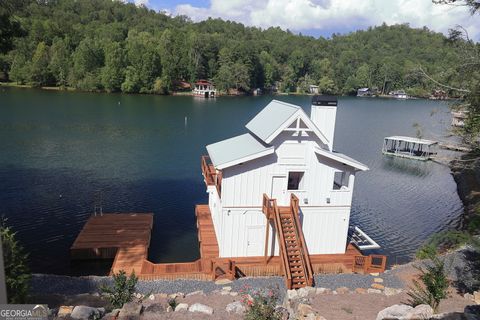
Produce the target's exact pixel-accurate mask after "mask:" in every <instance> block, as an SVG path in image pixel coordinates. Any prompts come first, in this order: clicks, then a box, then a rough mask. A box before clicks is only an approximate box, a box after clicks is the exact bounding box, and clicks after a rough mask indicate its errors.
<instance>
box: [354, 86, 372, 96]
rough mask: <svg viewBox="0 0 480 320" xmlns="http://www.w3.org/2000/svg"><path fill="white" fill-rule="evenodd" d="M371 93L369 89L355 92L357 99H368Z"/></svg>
mask: <svg viewBox="0 0 480 320" xmlns="http://www.w3.org/2000/svg"><path fill="white" fill-rule="evenodd" d="M371 95H372V92H371V91H370V89H369V88H360V89H358V90H357V97H370V96H371Z"/></svg>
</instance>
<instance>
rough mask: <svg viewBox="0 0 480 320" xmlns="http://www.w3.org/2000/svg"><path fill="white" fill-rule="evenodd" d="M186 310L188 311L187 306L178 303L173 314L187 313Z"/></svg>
mask: <svg viewBox="0 0 480 320" xmlns="http://www.w3.org/2000/svg"><path fill="white" fill-rule="evenodd" d="M187 310H188V304H186V303H179V304H177V306H176V307H175V312H179V311H187Z"/></svg>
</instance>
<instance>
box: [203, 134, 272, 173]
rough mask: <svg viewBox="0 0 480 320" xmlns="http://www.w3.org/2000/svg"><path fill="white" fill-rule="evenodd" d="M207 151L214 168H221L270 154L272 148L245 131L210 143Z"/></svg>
mask: <svg viewBox="0 0 480 320" xmlns="http://www.w3.org/2000/svg"><path fill="white" fill-rule="evenodd" d="M207 151H208V154H209V155H210V160H211V161H212V163H213V165H214V166H215V168H217V169H219V170H221V169H224V168H227V167H231V166H234V165H237V164H239V163H242V162H246V161H250V160H253V159H256V158H259V157H263V156H266V155H268V154H271V153H273V152H274V148H273V147H270V146H266V145H264V144H263V143H262V142H261V141H259V140H258V139H257V138H255V137H254V136H253V135H251V134H250V133H245V134H242V135H240V136H236V137H233V138H230V139H227V140H223V141H220V142H217V143H213V144H210V145H208V146H207Z"/></svg>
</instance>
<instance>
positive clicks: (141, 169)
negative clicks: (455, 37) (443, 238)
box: [0, 88, 462, 273]
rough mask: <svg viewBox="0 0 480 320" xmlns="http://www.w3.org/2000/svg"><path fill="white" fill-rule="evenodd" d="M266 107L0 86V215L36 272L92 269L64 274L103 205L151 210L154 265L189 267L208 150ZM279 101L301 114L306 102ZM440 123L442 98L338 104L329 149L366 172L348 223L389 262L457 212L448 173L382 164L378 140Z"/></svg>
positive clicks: (439, 131)
mask: <svg viewBox="0 0 480 320" xmlns="http://www.w3.org/2000/svg"><path fill="white" fill-rule="evenodd" d="M271 99H272V98H271V97H238V98H237V97H235V98H233V97H221V98H218V99H216V100H203V99H196V98H193V97H160V96H141V95H138V96H135V95H115V94H110V95H108V94H89V93H70V92H48V91H38V90H22V89H5V88H0V214H3V215H5V216H6V217H8V219H9V223H10V224H11V225H12V226H13V227H14V228H15V230H16V231H17V232H18V238H19V239H20V240H21V242H22V243H23V244H24V246H25V247H26V249H27V250H28V251H29V252H30V256H31V263H32V269H33V271H34V272H48V273H77V272H78V270H79V269H81V270H83V271H85V270H92V269H85V268H83V267H84V266H81V267H80V268H79V266H78V265H76V266H75V268H73V267H72V266H70V263H69V259H68V253H69V252H68V249H69V247H70V246H71V244H72V243H73V241H74V239H75V237H76V236H77V234H78V232H79V230H80V229H81V227H82V226H83V224H84V223H85V221H86V220H87V219H88V217H89V216H90V214H91V213H92V211H93V206H94V203H95V201H98V199H99V198H100V197H101V198H102V204H103V210H104V212H154V213H155V225H154V230H153V234H152V245H151V247H150V259H151V260H152V261H155V262H172V261H191V260H193V259H196V258H198V256H199V253H198V248H197V237H196V228H195V221H194V206H195V204H197V203H206V202H207V194H206V192H205V187H204V184H203V180H202V176H201V171H200V156H201V155H202V154H204V153H205V152H206V150H205V145H206V144H209V143H212V142H216V141H219V140H222V139H225V138H228V137H231V136H233V135H236V134H240V133H243V132H245V129H244V125H245V124H246V123H247V122H248V121H249V120H250V119H251V118H252V117H253V116H254V115H255V114H256V113H257V112H258V111H259V110H260V109H261V108H262V107H264V106H265V105H266V104H267V103H268V102H269V101H270V100H271ZM277 99H280V100H285V101H288V102H292V103H295V104H298V105H302V106H303V107H304V108H305V109H306V111H307V112H308V113H309V111H310V110H309V109H310V108H309V105H310V97H306V96H282V97H277ZM185 117H187V124H186V125H185ZM449 122H450V115H449V113H448V107H447V105H446V104H444V103H442V102H436V101H424V100H409V101H396V100H383V99H368V98H363V99H357V98H341V99H340V103H339V108H338V113H337V127H336V136H335V149H337V150H338V151H341V152H344V153H346V154H348V155H350V156H352V157H354V158H355V159H357V160H359V161H362V162H364V163H365V164H367V165H368V166H369V167H370V171H368V172H365V173H361V174H359V175H358V176H357V179H356V185H355V193H354V200H353V209H352V210H353V212H352V223H357V224H359V225H360V226H361V228H362V229H364V230H365V231H366V232H367V233H368V234H369V235H370V236H372V237H373V238H374V239H375V240H377V241H378V242H379V244H380V245H381V246H382V250H381V252H382V253H385V254H388V255H389V256H390V262H391V263H396V262H398V263H400V262H405V261H407V260H408V259H409V258H411V256H412V254H413V253H414V252H415V250H416V249H417V248H418V247H419V246H420V245H421V243H422V242H423V241H424V240H425V239H426V238H428V237H429V236H430V235H432V234H433V233H436V232H439V231H442V230H445V229H448V228H452V227H454V226H455V225H456V224H457V223H458V220H459V216H460V214H461V213H462V204H461V201H460V199H459V197H458V196H457V193H456V185H455V183H454V181H453V179H452V177H451V176H450V171H449V169H448V168H447V167H445V166H442V165H439V164H435V163H432V162H426V163H424V162H417V161H412V160H406V159H396V158H387V157H384V156H382V154H381V152H380V150H381V145H382V139H383V137H384V136H388V135H410V136H415V131H416V130H415V129H414V128H413V127H412V125H413V123H419V124H421V126H422V128H423V133H424V136H425V137H426V138H434V139H443V140H445V139H446V138H444V137H443V136H444V135H445V134H446V129H447V128H448V124H449ZM99 266H100V267H102V266H103V267H104V266H108V263H106V264H101V265H99ZM82 268H83V269H82ZM89 272H93V271H89Z"/></svg>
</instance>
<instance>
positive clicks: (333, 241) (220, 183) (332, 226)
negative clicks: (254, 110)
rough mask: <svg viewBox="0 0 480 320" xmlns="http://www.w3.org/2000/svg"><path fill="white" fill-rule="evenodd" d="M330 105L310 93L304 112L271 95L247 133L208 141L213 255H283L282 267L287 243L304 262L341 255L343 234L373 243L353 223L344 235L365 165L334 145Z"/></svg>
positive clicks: (206, 168)
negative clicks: (215, 249)
mask: <svg viewBox="0 0 480 320" xmlns="http://www.w3.org/2000/svg"><path fill="white" fill-rule="evenodd" d="M336 112H337V98H336V97H332V96H314V97H313V99H312V106H311V115H310V117H309V116H307V114H306V113H305V111H304V110H303V109H302V108H301V107H300V106H297V105H293V104H289V103H286V102H282V101H278V100H273V101H271V102H270V103H269V104H268V105H267V106H266V107H265V108H264V109H263V110H262V111H260V113H258V114H257V115H256V116H255V117H254V118H253V119H252V120H251V121H250V122H248V123H247V124H246V126H245V128H246V133H244V134H241V135H239V136H236V137H233V138H230V139H227V140H223V141H220V142H217V143H213V144H210V145H208V146H207V151H208V157H204V158H203V164H202V168H203V173H204V176H205V179H206V182H207V192H208V194H209V204H208V206H209V211H210V213H211V217H212V220H213V226H214V231H215V236H216V239H217V241H218V249H219V257H221V258H227V257H258V256H265V257H269V256H277V255H280V257H282V255H283V256H284V259H285V265H286V266H285V267H286V268H288V267H289V266H288V265H289V264H290V263H289V261H290V260H291V256H290V255H289V252H290V250H292V251H295V250H296V252H299V253H300V257H299V258H302V259H303V260H304V261H303V264H310V261H307V260H309V259H310V257H311V256H315V255H332V254H345V253H346V251H347V247H348V244H349V240H351V241H353V242H354V243H355V241H357V240H358V241H357V242H356V245H357V247H358V248H359V249H362V245H364V246H365V248H367V249H372V248H378V244H376V243H375V242H374V241H373V240H372V239H371V238H370V237H368V236H367V235H366V234H365V233H364V232H363V231H361V230H360V229H359V228H358V227H356V228H355V227H352V229H353V232H354V234H355V236H354V237H351V236H350V237H349V229H350V211H351V205H352V193H353V189H354V184H355V176H356V174H357V173H358V172H361V171H366V170H368V167H367V166H366V165H364V164H362V163H360V162H358V161H356V160H354V159H352V158H350V157H348V156H346V155H344V154H342V153H339V152H335V151H334V150H333V140H334V131H335V118H336ZM207 180H208V181H210V183H209V182H208V181H207ZM277 215H278V217H277ZM350 231H352V230H350ZM350 235H351V232H350ZM289 238H291V240H289ZM359 239H361V240H359ZM302 259H299V260H302ZM299 263H300V264H302V261H300V262H299ZM383 266H384V265H383ZM303 267H305V266H303ZM305 272H306V271H305ZM292 285H293V287H295V283H293V284H292Z"/></svg>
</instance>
